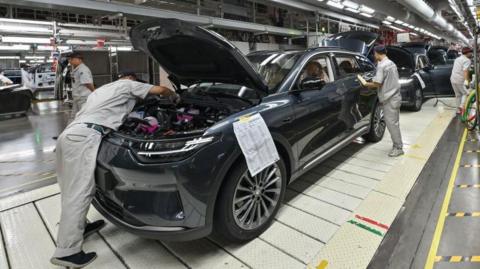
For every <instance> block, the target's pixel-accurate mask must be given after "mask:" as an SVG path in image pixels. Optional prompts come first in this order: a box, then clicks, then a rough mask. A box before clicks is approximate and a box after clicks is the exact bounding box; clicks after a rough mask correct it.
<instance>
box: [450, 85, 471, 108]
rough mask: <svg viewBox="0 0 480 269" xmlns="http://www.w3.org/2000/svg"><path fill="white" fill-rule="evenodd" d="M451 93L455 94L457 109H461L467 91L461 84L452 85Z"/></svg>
mask: <svg viewBox="0 0 480 269" xmlns="http://www.w3.org/2000/svg"><path fill="white" fill-rule="evenodd" d="M452 88H453V91H454V92H455V99H456V102H457V107H463V104H464V103H465V99H467V95H468V90H467V87H465V85H464V84H463V83H452Z"/></svg>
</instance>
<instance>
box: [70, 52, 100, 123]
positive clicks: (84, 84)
mask: <svg viewBox="0 0 480 269" xmlns="http://www.w3.org/2000/svg"><path fill="white" fill-rule="evenodd" d="M67 57H68V62H69V63H70V65H71V66H72V69H73V70H72V98H73V109H72V110H73V111H72V117H71V118H72V119H73V118H75V115H76V114H77V113H78V111H80V110H81V109H82V107H83V105H84V104H85V103H86V102H87V98H88V96H89V95H90V94H91V93H92V92H93V91H94V90H95V87H94V86H93V77H92V72H91V71H90V68H88V67H87V66H86V65H85V64H84V63H83V56H82V54H80V53H78V52H74V53H72V54H70V55H68V56H67Z"/></svg>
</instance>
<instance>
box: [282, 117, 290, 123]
mask: <svg viewBox="0 0 480 269" xmlns="http://www.w3.org/2000/svg"><path fill="white" fill-rule="evenodd" d="M282 121H283V122H291V121H292V118H291V117H288V118H285V119H283V120H282Z"/></svg>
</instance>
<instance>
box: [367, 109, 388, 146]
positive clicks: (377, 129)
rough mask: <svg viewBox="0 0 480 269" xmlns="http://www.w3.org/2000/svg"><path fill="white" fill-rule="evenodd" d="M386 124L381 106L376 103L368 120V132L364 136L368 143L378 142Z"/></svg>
mask: <svg viewBox="0 0 480 269" xmlns="http://www.w3.org/2000/svg"><path fill="white" fill-rule="evenodd" d="M385 129H386V124H385V119H384V114H383V108H382V106H381V105H380V104H379V103H378V102H377V103H376V104H375V107H374V109H373V114H372V119H371V120H370V131H369V132H368V134H366V135H365V136H364V138H365V139H366V140H367V141H368V142H373V143H375V142H378V141H380V140H382V138H383V135H384V134H385Z"/></svg>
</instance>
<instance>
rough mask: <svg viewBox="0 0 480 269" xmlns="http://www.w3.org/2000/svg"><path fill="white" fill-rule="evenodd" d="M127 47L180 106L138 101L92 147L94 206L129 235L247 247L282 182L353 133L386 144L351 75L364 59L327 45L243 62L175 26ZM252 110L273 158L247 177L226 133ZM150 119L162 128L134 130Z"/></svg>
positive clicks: (265, 222) (145, 27)
mask: <svg viewBox="0 0 480 269" xmlns="http://www.w3.org/2000/svg"><path fill="white" fill-rule="evenodd" d="M131 40H132V42H133V44H134V46H135V47H136V48H137V49H140V50H142V51H144V52H146V53H148V54H149V55H151V56H152V57H153V58H154V59H156V60H157V61H158V62H159V64H161V65H162V66H163V67H164V68H165V69H166V70H167V72H168V73H169V74H170V80H171V81H172V82H173V84H174V85H175V86H176V88H177V90H178V91H179V92H180V94H181V96H182V103H180V104H178V105H174V104H171V103H169V102H168V101H166V100H162V99H158V98H147V100H146V101H145V102H143V103H142V104H139V106H137V108H136V109H135V111H134V114H135V115H136V116H135V117H133V116H132V117H131V118H129V119H127V121H126V122H125V124H124V125H123V126H122V127H121V128H120V130H119V131H117V132H114V133H112V134H110V135H109V136H108V137H106V138H105V139H104V140H103V142H102V144H101V147H100V150H99V154H98V165H97V169H96V185H97V192H96V196H95V199H94V205H95V206H96V208H97V209H98V210H99V211H100V212H101V213H102V214H103V215H104V216H106V217H107V218H108V219H110V220H111V221H112V222H113V223H115V224H117V225H118V226H120V227H122V228H124V229H126V230H128V231H130V232H133V233H136V234H139V235H141V236H145V237H149V238H159V239H165V240H191V239H195V238H199V237H204V236H207V235H209V234H210V233H211V232H212V231H214V232H216V233H218V234H220V235H221V236H223V237H225V238H226V239H228V240H230V241H245V240H250V239H252V238H255V237H256V236H258V235H260V234H261V233H262V232H263V231H264V230H265V229H267V228H268V226H269V225H270V224H271V222H272V221H273V219H274V217H275V214H276V213H277V211H278V209H279V207H280V206H281V203H282V200H283V198H284V195H285V189H286V185H287V184H288V183H290V182H292V181H293V180H295V179H296V178H298V177H299V176H301V175H302V174H304V173H305V172H307V171H308V170H309V169H311V168H313V167H315V165H317V164H318V163H320V162H321V161H323V160H325V159H326V158H328V157H329V156H331V155H332V154H334V153H335V152H336V151H338V150H339V149H341V148H342V147H344V146H346V145H348V144H349V143H350V142H351V141H352V140H353V139H354V138H356V137H359V136H365V137H366V138H367V139H368V140H369V141H373V142H376V141H379V140H381V139H382V137H383V134H384V131H385V124H384V122H383V112H382V110H381V108H380V107H379V106H378V102H377V95H376V92H375V91H372V90H368V89H366V88H364V87H362V86H361V85H360V83H359V82H358V80H357V78H356V76H357V74H363V75H365V76H371V75H372V72H373V71H374V67H373V65H372V64H371V63H370V61H369V60H368V59H366V58H365V57H364V56H363V55H361V54H357V53H353V52H351V51H346V50H343V49H340V48H333V47H329V48H317V49H310V50H303V51H267V52H257V53H252V54H250V55H248V56H247V57H245V56H243V55H242V54H241V52H240V51H239V50H238V49H237V48H236V47H234V46H233V45H231V43H230V42H228V41H227V40H225V39H224V38H223V37H221V36H220V35H218V34H217V33H215V32H212V31H210V30H206V29H204V28H201V27H198V26H195V25H192V24H190V23H187V22H183V21H179V20H157V21H152V22H147V23H144V24H141V25H139V26H137V27H135V28H134V29H133V30H132V33H131ZM307 69H308V70H307ZM312 70H313V71H315V72H313V71H312ZM257 113H258V114H260V115H261V116H262V117H263V119H264V120H265V122H266V124H267V126H268V128H269V130H270V132H271V134H272V137H273V140H274V142H275V145H276V148H277V150H278V152H279V155H280V156H281V160H280V161H278V162H277V163H275V164H274V165H272V166H270V167H268V168H266V169H265V170H264V171H262V172H260V173H259V174H258V175H257V176H254V177H252V176H251V175H250V173H249V172H248V169H247V166H246V163H245V160H244V157H243V155H242V152H241V150H240V147H239V145H238V143H237V140H236V138H235V135H234V133H233V128H232V125H233V123H234V122H236V121H238V119H239V118H240V117H242V116H245V115H252V114H257ZM147 116H149V117H154V118H156V119H157V120H158V122H159V128H158V129H157V130H156V131H155V132H153V133H144V132H142V131H141V129H138V124H145V122H144V119H143V118H145V117H147Z"/></svg>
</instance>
